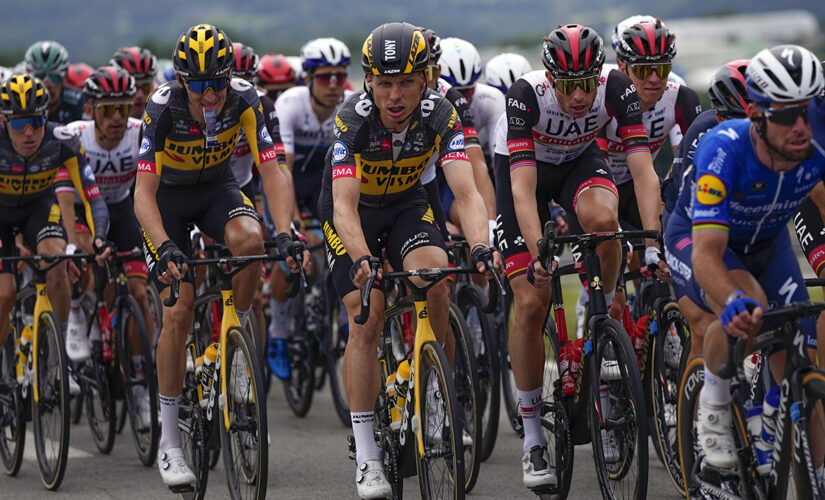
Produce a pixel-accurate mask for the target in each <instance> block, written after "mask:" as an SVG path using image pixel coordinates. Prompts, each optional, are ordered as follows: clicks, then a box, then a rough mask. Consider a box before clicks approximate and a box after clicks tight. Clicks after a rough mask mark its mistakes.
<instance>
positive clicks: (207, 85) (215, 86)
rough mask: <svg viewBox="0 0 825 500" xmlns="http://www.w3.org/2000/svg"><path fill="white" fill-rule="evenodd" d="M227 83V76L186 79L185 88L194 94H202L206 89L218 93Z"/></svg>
mask: <svg viewBox="0 0 825 500" xmlns="http://www.w3.org/2000/svg"><path fill="white" fill-rule="evenodd" d="M227 85H229V78H226V77H223V78H215V79H212V80H187V81H186V88H187V89H189V91H190V92H194V93H195V94H203V93H205V92H206V91H207V90H211V91H212V92H215V93H218V92H220V91H221V90H223V89H225V88H226V86H227Z"/></svg>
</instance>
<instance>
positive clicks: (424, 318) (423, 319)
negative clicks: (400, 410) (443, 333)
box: [412, 300, 437, 457]
mask: <svg viewBox="0 0 825 500" xmlns="http://www.w3.org/2000/svg"><path fill="white" fill-rule="evenodd" d="M415 315H416V318H417V319H416V327H415V339H414V340H413V366H412V370H413V376H414V377H415V381H414V383H413V384H414V388H415V393H414V394H415V419H416V421H418V429H416V431H415V437H416V440H417V441H418V453H419V455H420V456H422V457H423V456H424V432H423V431H422V429H423V427H422V421H421V397H422V393H421V378H420V377H419V372H418V368H419V367H420V366H421V364H420V362H421V349H422V348H423V347H424V344H425V343H427V342H429V341H431V340H432V341H434V342H437V340H436V338H435V334H434V333H433V328H432V326H431V325H430V315H429V313H428V312H427V301H426V300H420V301H419V300H416V301H415Z"/></svg>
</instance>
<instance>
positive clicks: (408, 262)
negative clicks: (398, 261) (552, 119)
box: [402, 246, 455, 365]
mask: <svg viewBox="0 0 825 500" xmlns="http://www.w3.org/2000/svg"><path fill="white" fill-rule="evenodd" d="M448 264H449V262H448V261H447V252H445V251H444V250H443V249H441V248H439V247H435V246H425V247H419V248H416V249H415V250H413V251H411V252H410V253H409V254H407V256H406V257H405V258H404V262H403V264H402V265H403V266H404V269H405V270H408V269H422V268H427V267H447V265H448ZM412 280H413V283H415V284H416V285H417V286H421V285H424V284H425V282H423V281H421V280H419V279H418V278H415V277H413V278H412ZM427 312H428V313H429V318H430V326H432V329H433V333H434V334H435V338H436V340H438V342H439V343H441V345H443V346H444V353H445V354H446V355H447V359H448V360H449V361H450V364H451V365H452V364H453V359H454V357H455V337H454V336H453V335H452V334H450V335H447V328H448V326H449V323H450V285H449V283H447V282H446V280H441V281H439V282H438V283H436V284H435V286H433V287H432V288H430V289H429V290H428V291H427Z"/></svg>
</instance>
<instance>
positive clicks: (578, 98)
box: [544, 71, 599, 118]
mask: <svg viewBox="0 0 825 500" xmlns="http://www.w3.org/2000/svg"><path fill="white" fill-rule="evenodd" d="M544 74H545V76H546V77H547V79H548V80H549V81H550V85H551V86H552V85H553V77H552V76H551V75H550V72H549V71H545V72H544ZM598 90H599V89H598V87H596V88H595V89H593V91H591V92H585V91H584V90H583V89H582V88H581V87H576V89H575V90H573V92H571V93H569V94H563V93H562V92H560V91H559V90H558V89H556V88H555V87H554V88H553V91H554V92H555V93H556V101H557V102H558V103H559V107H561V109H562V110H563V111H564V112H565V113H567V114H568V115H570V116H572V117H573V118H584V117H585V116H586V115H587V112H588V111H590V108H591V106H593V102H594V101H595V100H596V93H597V92H598Z"/></svg>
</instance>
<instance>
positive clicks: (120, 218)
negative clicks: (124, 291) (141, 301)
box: [74, 196, 149, 279]
mask: <svg viewBox="0 0 825 500" xmlns="http://www.w3.org/2000/svg"><path fill="white" fill-rule="evenodd" d="M106 208H107V209H108V210H109V221H110V225H109V236H108V237H109V241H111V242H112V243H114V244H115V248H116V249H117V251H118V252H130V251H132V250H141V249H142V248H143V241H142V240H141V238H140V224H138V221H137V217H135V200H134V199H133V198H132V197H131V196H127V197H126V198H125V199H123V200H122V201H119V202H117V203H112V204H111V205H108V204H107V205H106ZM74 220H75V231H77V232H82V233H91V230H90V229H89V225H88V223H87V222H86V211H85V210H84V209H83V206H82V205H77V204H75V206H74ZM123 264H124V267H125V268H126V276H129V277H137V278H144V279H145V278H146V277H148V276H149V268H147V267H146V260H145V259H144V258H143V256H141V257H138V258H136V259H132V260H127V261H126V262H124V263H123Z"/></svg>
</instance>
